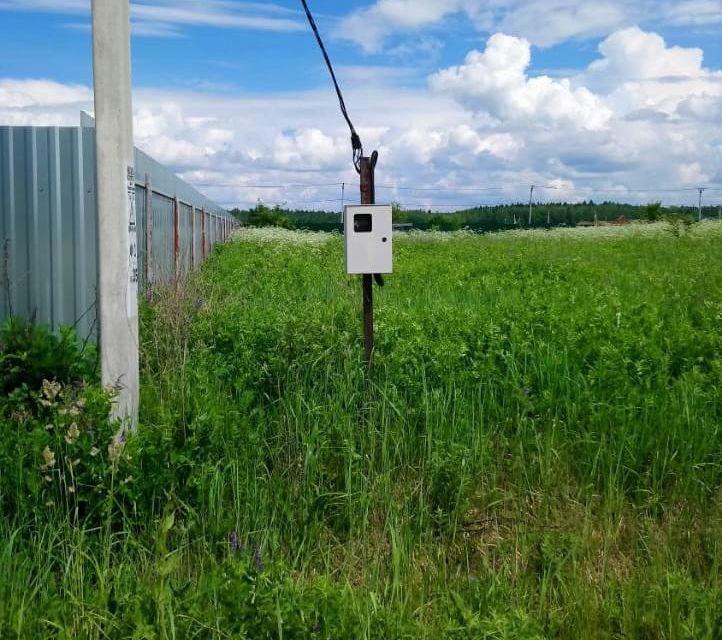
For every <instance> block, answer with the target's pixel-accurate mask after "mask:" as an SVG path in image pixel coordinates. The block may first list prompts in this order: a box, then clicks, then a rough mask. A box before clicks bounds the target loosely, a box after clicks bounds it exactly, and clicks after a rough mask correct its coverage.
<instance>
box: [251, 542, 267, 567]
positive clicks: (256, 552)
mask: <svg viewBox="0 0 722 640" xmlns="http://www.w3.org/2000/svg"><path fill="white" fill-rule="evenodd" d="M253 561H254V562H255V563H256V571H258V573H261V572H262V571H263V570H264V569H265V568H266V565H265V564H263V559H262V558H261V547H259V546H258V545H257V544H254V545H253Z"/></svg>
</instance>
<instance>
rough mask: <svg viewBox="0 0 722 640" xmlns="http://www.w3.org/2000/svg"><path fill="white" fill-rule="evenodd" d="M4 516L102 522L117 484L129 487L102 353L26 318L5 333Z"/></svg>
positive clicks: (0, 506)
mask: <svg viewBox="0 0 722 640" xmlns="http://www.w3.org/2000/svg"><path fill="white" fill-rule="evenodd" d="M1 335H2V356H1V357H2V362H3V365H4V366H3V368H2V370H0V371H1V372H0V385H2V390H3V394H2V396H0V468H1V469H2V470H3V473H2V474H0V511H2V513H3V514H4V516H5V517H7V518H8V519H11V520H12V519H14V518H17V517H20V516H31V517H35V518H46V517H48V516H49V515H51V514H52V513H53V512H58V511H60V512H61V513H63V514H64V516H67V517H69V518H71V520H72V521H73V522H80V521H85V520H87V519H88V518H91V519H93V518H94V519H95V520H96V521H97V518H98V517H99V515H100V512H101V507H102V506H103V505H104V504H106V501H107V499H108V496H109V495H110V493H111V491H113V488H114V484H117V485H118V486H123V484H127V483H128V482H129V477H128V475H122V473H123V472H124V471H125V456H124V449H125V436H124V435H122V434H120V433H119V424H117V423H116V422H114V421H113V420H111V419H110V409H111V402H112V398H113V393H114V392H113V391H110V390H106V389H103V388H102V387H101V386H100V385H99V384H98V383H97V382H96V381H95V369H96V366H95V350H94V349H93V348H92V347H89V346H85V347H84V346H81V345H79V344H78V342H77V340H76V337H75V334H74V332H73V331H72V330H70V329H65V330H62V331H61V332H60V335H59V336H55V335H53V334H52V333H51V332H50V331H49V330H48V329H47V328H45V327H40V326H33V325H31V324H28V323H25V322H23V321H19V320H10V321H8V322H6V324H5V325H4V326H3V329H2V334H1Z"/></svg>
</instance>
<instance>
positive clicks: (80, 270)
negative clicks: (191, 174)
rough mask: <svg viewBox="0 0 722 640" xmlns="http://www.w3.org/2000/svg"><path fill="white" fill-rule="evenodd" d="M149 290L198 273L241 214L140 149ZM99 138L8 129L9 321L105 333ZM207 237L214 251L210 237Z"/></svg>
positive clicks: (3, 274)
mask: <svg viewBox="0 0 722 640" xmlns="http://www.w3.org/2000/svg"><path fill="white" fill-rule="evenodd" d="M135 162H136V211H137V220H138V247H139V256H138V258H139V271H140V279H141V287H142V289H143V290H148V289H149V288H150V287H152V285H154V284H161V283H168V282H171V281H173V280H174V279H175V278H178V277H182V276H183V275H185V274H187V273H188V272H189V271H190V270H191V269H193V268H194V267H196V266H198V265H199V264H200V263H201V262H202V260H203V259H204V258H205V257H207V255H208V254H209V253H210V251H211V249H212V247H213V245H214V244H216V243H218V242H221V241H223V240H225V238H227V237H228V235H229V233H230V232H231V231H232V229H234V228H235V227H236V223H235V221H234V219H233V218H232V216H230V214H229V213H228V212H226V211H225V210H223V209H222V208H220V207H219V206H218V205H216V204H214V203H213V202H212V201H210V200H208V198H206V197H205V196H203V195H202V194H201V193H199V192H198V191H196V190H195V189H193V188H192V187H191V186H190V185H188V184H187V183H185V182H183V181H182V180H180V179H179V178H178V177H177V176H175V175H174V174H173V173H172V172H170V171H169V170H168V169H166V168H165V167H163V166H162V165H160V164H159V163H158V162H156V161H155V160H153V159H152V158H150V157H149V156H148V155H146V154H145V153H143V152H141V151H139V150H136V158H135ZM95 193H96V181H95V131H94V129H92V128H89V127H0V252H1V254H0V320H4V319H5V318H7V317H8V316H10V315H15V316H20V317H25V318H29V319H33V320H34V321H36V322H38V323H41V324H47V325H49V326H51V327H52V328H53V329H58V328H59V327H60V326H74V327H75V328H76V329H77V330H78V334H79V335H80V336H81V337H83V338H84V337H93V336H94V335H95V332H96V331H97V319H96V318H97V314H96V302H97V292H96V288H97V273H98V260H99V259H102V256H98V251H97V235H96V233H97V207H96V200H95ZM204 230H205V238H206V242H205V245H204V244H203V231H204Z"/></svg>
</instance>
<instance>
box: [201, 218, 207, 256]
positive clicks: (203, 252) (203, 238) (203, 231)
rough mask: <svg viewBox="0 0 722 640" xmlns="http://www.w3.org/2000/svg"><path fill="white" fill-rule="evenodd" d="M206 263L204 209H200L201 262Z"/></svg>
mask: <svg viewBox="0 0 722 640" xmlns="http://www.w3.org/2000/svg"><path fill="white" fill-rule="evenodd" d="M205 261H206V209H205V207H203V208H202V209H201V262H205Z"/></svg>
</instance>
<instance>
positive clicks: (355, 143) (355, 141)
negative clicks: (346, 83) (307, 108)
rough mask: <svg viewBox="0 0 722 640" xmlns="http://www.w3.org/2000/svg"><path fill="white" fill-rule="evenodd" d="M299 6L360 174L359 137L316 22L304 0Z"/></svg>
mask: <svg viewBox="0 0 722 640" xmlns="http://www.w3.org/2000/svg"><path fill="white" fill-rule="evenodd" d="M301 4H302V5H303V9H304V11H305V12H306V17H307V18H308V23H309V24H310V25H311V29H312V30H313V33H314V35H315V36H316V40H317V42H318V46H319V47H321V53H323V58H324V60H325V61H326V66H327V67H328V70H329V73H330V74H331V80H333V86H334V87H335V88H336V95H338V102H339V105H340V107H341V113H342V114H343V117H344V119H345V120H346V123H347V124H348V126H349V129H351V148H352V149H353V166H354V167H356V171H357V172H358V173H361V156H363V145H362V144H361V137H360V136H359V134H358V133H356V129H355V127H354V126H353V123H352V122H351V118H350V117H349V115H348V110H347V109H346V102H345V101H344V99H343V94H342V93H341V87H339V85H338V80H337V79H336V73H335V72H334V70H333V65H332V64H331V58H330V57H329V55H328V52H327V51H326V46H325V45H324V44H323V40H322V39H321V34H320V33H319V31H318V27H317V26H316V21H315V20H314V19H313V15H312V14H311V10H310V9H309V8H308V4H307V3H306V0H301Z"/></svg>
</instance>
